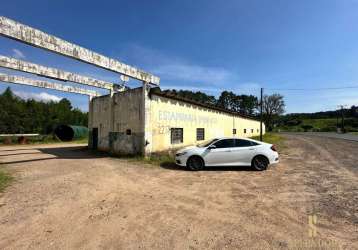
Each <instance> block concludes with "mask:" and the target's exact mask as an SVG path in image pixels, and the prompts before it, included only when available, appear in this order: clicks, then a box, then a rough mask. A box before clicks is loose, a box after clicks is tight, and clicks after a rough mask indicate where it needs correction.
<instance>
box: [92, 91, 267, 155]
mask: <svg viewBox="0 0 358 250" xmlns="http://www.w3.org/2000/svg"><path fill="white" fill-rule="evenodd" d="M264 128H265V127H264V126H263V133H264V132H265V130H264ZM89 130H90V139H89V146H90V147H91V148H93V149H98V150H101V151H108V152H111V153H114V154H124V155H126V154H142V155H145V156H148V155H150V154H152V153H161V152H167V151H172V150H176V149H178V148H181V147H184V146H187V145H195V144H197V143H201V142H203V141H205V140H209V139H212V138H215V137H221V136H233V137H250V136H256V135H259V134H260V122H259V121H257V120H255V119H253V118H250V117H247V116H243V115H240V114H238V113H235V112H231V111H228V110H224V109H221V108H218V107H214V106H210V105H206V104H201V103H198V102H195V101H192V100H188V99H183V98H181V97H177V96H173V95H170V94H168V93H167V92H163V91H160V89H159V88H149V87H148V86H147V85H146V84H144V85H143V87H140V88H135V89H129V90H126V91H123V92H119V93H115V94H114V95H113V96H110V95H106V96H100V97H95V98H93V99H92V100H91V102H90V111H89Z"/></svg>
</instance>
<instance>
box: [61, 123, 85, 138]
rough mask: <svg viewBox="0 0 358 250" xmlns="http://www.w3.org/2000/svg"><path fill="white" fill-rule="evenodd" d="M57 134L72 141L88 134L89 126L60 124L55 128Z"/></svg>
mask: <svg viewBox="0 0 358 250" xmlns="http://www.w3.org/2000/svg"><path fill="white" fill-rule="evenodd" d="M55 134H56V136H57V137H58V138H59V139H60V140H61V141H72V140H73V139H81V138H85V137H87V136H88V128H86V127H83V126H73V125H59V126H57V127H56V129H55Z"/></svg>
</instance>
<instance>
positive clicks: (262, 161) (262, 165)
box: [251, 155, 269, 171]
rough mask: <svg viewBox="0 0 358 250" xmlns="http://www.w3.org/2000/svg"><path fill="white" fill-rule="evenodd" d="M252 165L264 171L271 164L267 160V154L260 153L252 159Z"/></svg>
mask: <svg viewBox="0 0 358 250" xmlns="http://www.w3.org/2000/svg"><path fill="white" fill-rule="evenodd" d="M251 165H252V167H253V168H254V169H255V170H257V171H263V170H266V169H267V167H268V165H269V161H268V160H267V158H266V157H265V156H262V155H258V156H256V157H255V158H254V159H253V160H252V164H251Z"/></svg>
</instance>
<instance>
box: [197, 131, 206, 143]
mask: <svg viewBox="0 0 358 250" xmlns="http://www.w3.org/2000/svg"><path fill="white" fill-rule="evenodd" d="M196 140H197V141H203V140H205V130H204V129H203V128H197V129H196Z"/></svg>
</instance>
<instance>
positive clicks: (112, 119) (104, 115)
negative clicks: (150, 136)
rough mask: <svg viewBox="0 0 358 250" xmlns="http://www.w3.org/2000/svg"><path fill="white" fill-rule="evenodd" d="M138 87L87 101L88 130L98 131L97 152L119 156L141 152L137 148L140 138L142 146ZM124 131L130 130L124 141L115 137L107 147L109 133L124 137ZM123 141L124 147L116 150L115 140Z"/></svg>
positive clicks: (140, 99) (117, 145)
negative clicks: (94, 129)
mask: <svg viewBox="0 0 358 250" xmlns="http://www.w3.org/2000/svg"><path fill="white" fill-rule="evenodd" d="M142 103H143V102H142V88H136V89H130V90H126V91H123V92H119V93H115V94H114V95H113V96H112V97H110V96H109V95H107V96H101V97H98V98H94V99H93V100H91V104H90V111H91V113H92V114H91V115H90V122H89V124H88V128H89V130H90V131H91V130H92V129H93V128H98V149H99V150H103V151H111V152H113V153H119V154H133V152H134V151H137V153H142V151H143V150H142V148H139V147H138V146H137V145H138V142H137V141H138V139H137V138H139V137H141V138H142V139H141V141H142V143H143V138H144V137H143V136H144V135H143V127H144V125H143V122H144V121H143V119H142V113H143V109H142ZM127 130H131V135H129V136H128V137H135V138H127V137H126V136H124V137H120V136H118V137H115V138H116V139H114V140H113V143H112V146H113V148H111V141H110V136H109V134H110V133H111V132H118V133H119V134H123V135H125V134H126V132H127ZM120 139H125V140H124V142H123V143H124V144H126V146H124V145H122V147H120V146H119V145H120V143H119V142H118V140H120ZM114 141H117V142H114Z"/></svg>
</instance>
